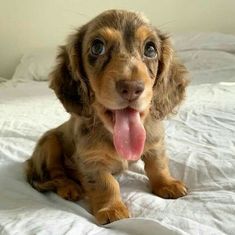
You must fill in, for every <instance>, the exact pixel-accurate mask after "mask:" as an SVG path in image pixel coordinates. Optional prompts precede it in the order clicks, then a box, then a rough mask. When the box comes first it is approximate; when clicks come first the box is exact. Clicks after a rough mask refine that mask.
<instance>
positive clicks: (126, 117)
mask: <svg viewBox="0 0 235 235" xmlns="http://www.w3.org/2000/svg"><path fill="white" fill-rule="evenodd" d="M105 115H106V116H107V118H108V119H109V122H110V123H112V126H113V143H114V146H115V148H116V151H117V152H118V154H120V155H121V156H122V157H123V158H124V159H126V160H138V159H139V158H140V156H141V154H142V152H143V149H144V144H145V138H146V132H145V129H144V126H143V123H142V122H141V116H142V115H143V112H139V111H137V110H135V109H133V108H130V107H127V108H124V109H118V110H108V109H107V110H106V111H105Z"/></svg>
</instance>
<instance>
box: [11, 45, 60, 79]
mask: <svg viewBox="0 0 235 235" xmlns="http://www.w3.org/2000/svg"><path fill="white" fill-rule="evenodd" d="M57 51H58V50H57V48H50V49H40V50H35V51H33V52H30V53H26V54H24V55H23V57H22V58H21V60H20V63H19V65H18V66H17V67H16V70H15V73H14V75H13V77H12V79H13V80H17V81H28V80H35V81H46V80H48V75H49V73H50V72H51V70H52V69H53V67H54V66H55V60H56V55H57Z"/></svg>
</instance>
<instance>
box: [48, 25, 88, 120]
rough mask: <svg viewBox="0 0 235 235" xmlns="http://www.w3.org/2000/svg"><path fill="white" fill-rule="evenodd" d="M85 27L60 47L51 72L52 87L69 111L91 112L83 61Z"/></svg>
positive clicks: (86, 114)
mask: <svg viewBox="0 0 235 235" xmlns="http://www.w3.org/2000/svg"><path fill="white" fill-rule="evenodd" d="M84 34H85V28H81V29H80V30H79V31H78V32H76V34H74V35H71V36H70V37H69V39H68V43H67V45H66V46H62V47H60V52H59V54H58V56H57V65H56V67H55V69H54V71H53V72H52V73H51V74H50V78H51V81H50V88H52V89H53V90H54V91H55V93H56V95H57V97H58V98H59V99H60V101H61V103H62V104H63V106H64V107H65V109H66V111H67V112H69V113H76V114H78V115H81V116H89V114H90V105H89V103H90V96H91V94H90V88H89V82H88V79H87V78H86V75H85V72H84V68H83V63H82V40H83V37H84Z"/></svg>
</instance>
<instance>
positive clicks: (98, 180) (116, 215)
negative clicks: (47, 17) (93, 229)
mask: <svg viewBox="0 0 235 235" xmlns="http://www.w3.org/2000/svg"><path fill="white" fill-rule="evenodd" d="M84 179H85V181H84V183H85V185H84V188H85V189H86V192H87V196H88V200H89V203H90V206H91V209H92V212H93V214H94V216H95V217H96V219H97V221H98V222H99V223H100V224H107V223H111V222H113V221H116V220H120V219H124V218H128V217H129V212H128V209H127V207H126V206H125V204H124V203H123V202H122V199H121V195H120V188H119V184H118V182H117V181H116V179H115V178H114V177H113V176H112V174H111V173H110V172H108V171H99V172H96V174H94V173H93V174H90V175H86V176H85V178H84Z"/></svg>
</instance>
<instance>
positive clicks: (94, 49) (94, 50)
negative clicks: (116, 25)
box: [91, 39, 105, 56]
mask: <svg viewBox="0 0 235 235" xmlns="http://www.w3.org/2000/svg"><path fill="white" fill-rule="evenodd" d="M104 53H105V46H104V43H103V42H102V41H101V40H99V39H95V40H94V41H93V43H92V46H91V54H92V55H94V56H99V55H103V54H104Z"/></svg>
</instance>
